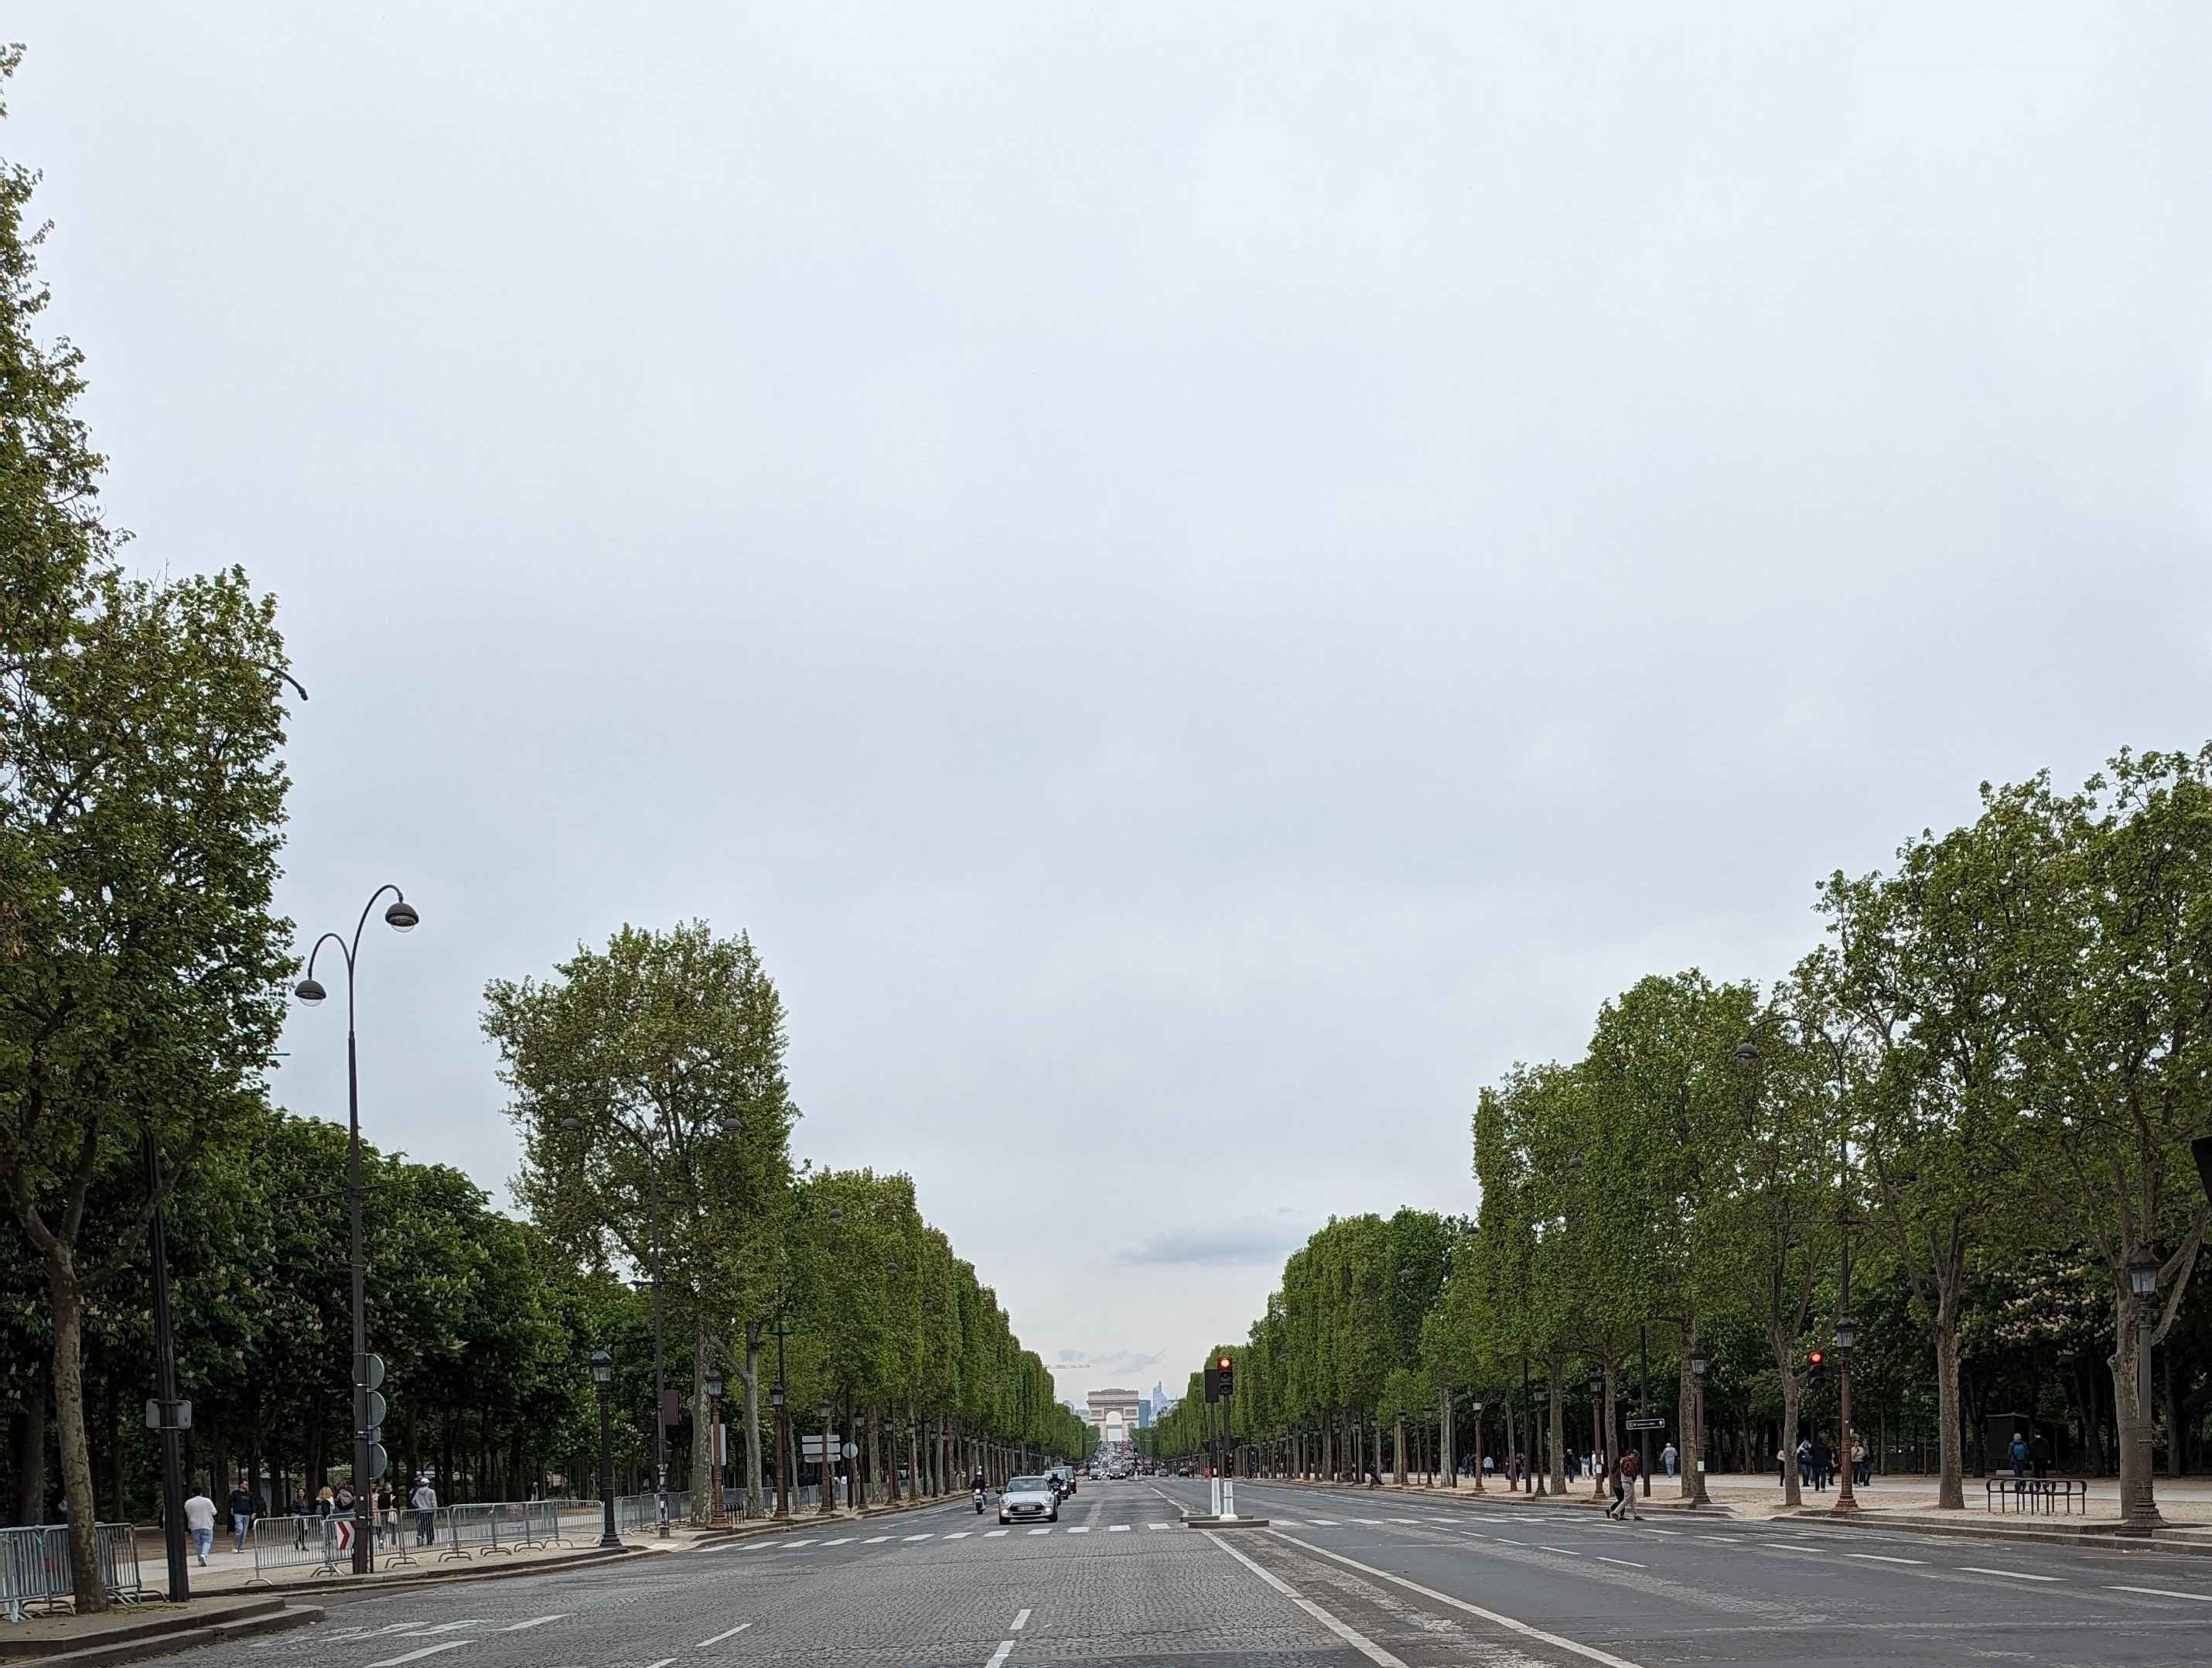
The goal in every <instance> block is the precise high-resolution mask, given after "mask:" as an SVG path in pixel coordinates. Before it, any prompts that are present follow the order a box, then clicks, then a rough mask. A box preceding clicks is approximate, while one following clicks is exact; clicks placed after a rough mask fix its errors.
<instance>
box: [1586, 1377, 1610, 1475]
mask: <svg viewBox="0 0 2212 1668" xmlns="http://www.w3.org/2000/svg"><path fill="white" fill-rule="evenodd" d="M1589 1393H1590V1475H1591V1476H1594V1477H1595V1478H1596V1479H1597V1488H1596V1489H1595V1492H1594V1493H1593V1494H1592V1495H1591V1496H1590V1498H1591V1499H1593V1500H1603V1499H1604V1498H1605V1476H1606V1470H1605V1457H1606V1442H1605V1440H1604V1436H1601V1435H1600V1434H1599V1433H1600V1430H1601V1426H1602V1422H1603V1421H1602V1415H1603V1413H1604V1403H1605V1369H1604V1368H1603V1367H1592V1368H1591V1369H1590V1375H1589ZM1610 1434H1611V1433H1610V1432H1607V1433H1606V1435H1610Z"/></svg>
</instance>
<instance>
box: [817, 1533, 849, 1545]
mask: <svg viewBox="0 0 2212 1668" xmlns="http://www.w3.org/2000/svg"><path fill="white" fill-rule="evenodd" d="M852 1543H853V1537H851V1536H850V1535H840V1536H839V1537H837V1538H836V1540H834V1541H824V1542H823V1543H822V1544H823V1545H824V1546H850V1545H852Z"/></svg>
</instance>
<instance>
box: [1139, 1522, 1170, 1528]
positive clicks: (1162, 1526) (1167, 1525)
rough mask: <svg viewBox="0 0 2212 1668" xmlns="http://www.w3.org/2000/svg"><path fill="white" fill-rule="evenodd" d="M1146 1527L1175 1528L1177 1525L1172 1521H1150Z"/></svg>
mask: <svg viewBox="0 0 2212 1668" xmlns="http://www.w3.org/2000/svg"><path fill="white" fill-rule="evenodd" d="M1145 1527H1146V1528H1147V1529H1173V1528H1174V1527H1175V1525H1173V1524H1171V1523H1148V1524H1146V1525H1145Z"/></svg>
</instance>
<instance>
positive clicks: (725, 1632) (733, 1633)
mask: <svg viewBox="0 0 2212 1668" xmlns="http://www.w3.org/2000/svg"><path fill="white" fill-rule="evenodd" d="M752 1625H753V1624H752V1623H751V1622H738V1625H737V1626H736V1627H734V1628H723V1629H722V1631H721V1632H720V1633H718V1634H716V1635H714V1637H713V1638H712V1639H702V1640H701V1641H699V1642H698V1643H697V1644H696V1645H694V1646H693V1647H691V1648H692V1649H693V1650H695V1651H703V1650H705V1649H706V1648H707V1647H708V1646H709V1645H720V1643H721V1642H722V1641H724V1640H726V1639H735V1638H736V1637H737V1636H738V1635H739V1634H741V1633H743V1632H744V1630H745V1629H746V1628H750V1627H751V1626H752Z"/></svg>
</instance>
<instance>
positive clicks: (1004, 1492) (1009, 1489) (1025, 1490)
mask: <svg viewBox="0 0 2212 1668" xmlns="http://www.w3.org/2000/svg"><path fill="white" fill-rule="evenodd" d="M1039 1519H1041V1520H1042V1521H1043V1522H1046V1523H1058V1522H1059V1521H1060V1495H1059V1492H1058V1490H1056V1489H1054V1488H1053V1486H1052V1479H1051V1478H1050V1477H1048V1476H1018V1477H1015V1478H1013V1479H1012V1481H1010V1482H1008V1483H1007V1484H1006V1487H1005V1488H1002V1489H1001V1490H1000V1492H999V1521H1000V1523H1021V1522H1024V1521H1036V1520H1039Z"/></svg>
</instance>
